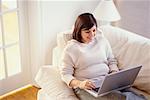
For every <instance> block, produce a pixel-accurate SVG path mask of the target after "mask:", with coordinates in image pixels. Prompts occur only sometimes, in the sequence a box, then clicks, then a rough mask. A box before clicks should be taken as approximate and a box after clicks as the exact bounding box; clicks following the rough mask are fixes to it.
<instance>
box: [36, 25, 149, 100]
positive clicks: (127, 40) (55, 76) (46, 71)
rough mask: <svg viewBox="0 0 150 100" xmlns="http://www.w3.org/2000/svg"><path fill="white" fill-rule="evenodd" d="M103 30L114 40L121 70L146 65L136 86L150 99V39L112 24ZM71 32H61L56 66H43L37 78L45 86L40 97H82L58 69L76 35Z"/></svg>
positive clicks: (55, 53)
mask: <svg viewBox="0 0 150 100" xmlns="http://www.w3.org/2000/svg"><path fill="white" fill-rule="evenodd" d="M99 29H100V30H102V31H103V35H104V36H105V37H106V38H107V39H108V41H109V42H110V45H111V47H112V50H113V53H114V55H115V57H116V58H117V60H118V67H119V68H120V69H125V68H127V67H131V66H136V65H142V68H141V70H140V72H139V74H138V76H137V78H136V80H135V82H134V84H133V88H134V90H135V91H137V92H138V93H139V94H143V95H144V96H145V97H146V98H147V99H148V100H150V39H147V38H145V37H142V36H140V35H137V34H136V33H133V32H129V31H127V30H125V29H122V28H119V27H114V26H111V25H106V26H101V27H100V28H99ZM71 33H72V30H68V31H65V32H60V33H58V34H57V46H56V47H55V48H54V49H53V57H52V58H53V63H52V65H45V66H42V67H41V68H40V69H39V72H38V73H37V75H36V77H35V81H36V83H37V84H38V85H39V86H40V87H41V89H40V90H39V92H38V100H79V98H78V97H77V96H76V95H75V94H74V92H73V90H72V89H71V88H68V87H67V85H66V84H65V83H64V82H63V81H62V80H61V77H60V74H59V69H58V67H59V66H60V62H61V54H62V51H63V49H64V47H65V45H66V43H67V41H68V40H70V39H71V38H72V37H71ZM87 98H88V96H87ZM87 100H88V99H87ZM110 100H114V99H113V98H110Z"/></svg>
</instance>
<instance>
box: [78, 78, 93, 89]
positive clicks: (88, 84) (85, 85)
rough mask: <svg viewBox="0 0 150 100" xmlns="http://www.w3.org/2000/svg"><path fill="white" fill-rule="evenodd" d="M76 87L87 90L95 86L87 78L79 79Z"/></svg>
mask: <svg viewBox="0 0 150 100" xmlns="http://www.w3.org/2000/svg"><path fill="white" fill-rule="evenodd" d="M78 87H79V88H80V89H88V90H91V89H94V88H96V87H95V85H94V83H93V82H91V81H89V80H84V81H80V83H79V86H78Z"/></svg>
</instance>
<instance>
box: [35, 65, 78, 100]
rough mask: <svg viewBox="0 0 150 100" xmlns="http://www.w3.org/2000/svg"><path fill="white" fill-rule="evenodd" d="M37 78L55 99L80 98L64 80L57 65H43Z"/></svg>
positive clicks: (39, 83)
mask: <svg viewBox="0 0 150 100" xmlns="http://www.w3.org/2000/svg"><path fill="white" fill-rule="evenodd" d="M35 80H36V83H37V84H38V85H39V86H40V87H41V88H42V89H43V90H44V91H45V92H46V93H47V95H48V96H49V97H51V98H53V100H78V99H77V97H76V95H75V94H74V92H73V90H72V89H71V88H68V86H67V85H66V84H65V83H64V82H62V80H61V77H60V74H59V71H58V70H57V68H56V67H52V66H43V67H42V68H41V69H40V70H39V72H38V73H37V76H36V78H35Z"/></svg>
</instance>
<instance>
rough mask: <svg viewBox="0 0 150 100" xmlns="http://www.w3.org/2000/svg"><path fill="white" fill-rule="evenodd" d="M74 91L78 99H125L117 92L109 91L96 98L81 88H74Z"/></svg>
mask: <svg viewBox="0 0 150 100" xmlns="http://www.w3.org/2000/svg"><path fill="white" fill-rule="evenodd" d="M74 92H75V94H76V95H77V97H78V98H79V99H80V100H125V99H126V97H125V96H124V95H121V94H119V93H109V94H107V95H105V96H101V97H97V98H96V97H94V96H92V95H90V94H89V93H88V92H86V91H84V90H81V89H76V90H74Z"/></svg>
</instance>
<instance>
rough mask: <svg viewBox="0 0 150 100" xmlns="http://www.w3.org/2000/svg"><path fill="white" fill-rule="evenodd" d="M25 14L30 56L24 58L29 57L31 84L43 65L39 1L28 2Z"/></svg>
mask: <svg viewBox="0 0 150 100" xmlns="http://www.w3.org/2000/svg"><path fill="white" fill-rule="evenodd" d="M27 14H28V15H27V16H28V27H29V45H30V46H29V47H30V54H29V55H26V56H30V61H31V62H30V69H31V75H32V76H31V77H32V82H33V83H34V78H35V75H36V73H37V71H38V70H39V68H40V66H42V65H44V56H45V55H44V51H45V50H44V45H43V34H42V18H41V7H40V1H28V7H27Z"/></svg>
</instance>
